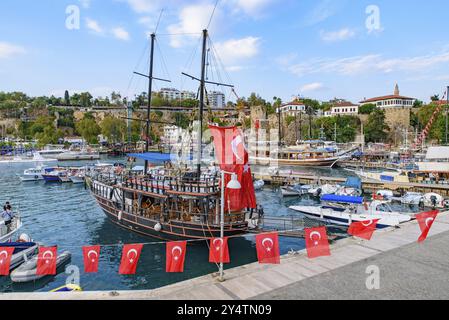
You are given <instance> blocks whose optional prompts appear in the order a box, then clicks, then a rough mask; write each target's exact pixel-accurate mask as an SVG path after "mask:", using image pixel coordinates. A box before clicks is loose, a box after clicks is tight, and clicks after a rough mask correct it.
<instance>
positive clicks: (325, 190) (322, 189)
mask: <svg viewBox="0 0 449 320" xmlns="http://www.w3.org/2000/svg"><path fill="white" fill-rule="evenodd" d="M339 189H340V187H339V186H337V185H332V184H324V185H322V186H317V187H315V188H310V189H309V191H308V192H309V194H310V195H313V196H314V197H319V196H321V195H323V194H334V193H336V192H337V191H338V190H339Z"/></svg>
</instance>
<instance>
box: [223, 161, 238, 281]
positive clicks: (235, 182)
mask: <svg viewBox="0 0 449 320" xmlns="http://www.w3.org/2000/svg"><path fill="white" fill-rule="evenodd" d="M225 174H231V175H232V176H231V181H229V183H228V184H227V185H226V188H228V189H232V190H240V189H241V188H242V185H241V184H240V182H239V180H238V179H237V175H236V174H235V173H233V172H226V171H224V170H221V202H220V205H221V210H220V237H221V239H224V225H225V221H224V205H225ZM218 280H219V281H220V282H223V281H224V264H223V247H221V251H220V277H219V278H218Z"/></svg>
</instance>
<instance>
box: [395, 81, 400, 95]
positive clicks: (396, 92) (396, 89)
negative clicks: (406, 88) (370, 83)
mask: <svg viewBox="0 0 449 320" xmlns="http://www.w3.org/2000/svg"><path fill="white" fill-rule="evenodd" d="M394 95H395V96H398V95H399V86H398V84H397V83H396V85H395V86H394Z"/></svg>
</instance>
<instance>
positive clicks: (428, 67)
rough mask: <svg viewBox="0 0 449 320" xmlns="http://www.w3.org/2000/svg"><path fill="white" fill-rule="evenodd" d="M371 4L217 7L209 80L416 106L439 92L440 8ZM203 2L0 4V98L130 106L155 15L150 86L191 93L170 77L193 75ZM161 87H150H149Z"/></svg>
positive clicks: (444, 15)
mask: <svg viewBox="0 0 449 320" xmlns="http://www.w3.org/2000/svg"><path fill="white" fill-rule="evenodd" d="M372 3H373V2H372V1H365V0H321V1H316V0H301V1H299V0H298V1H294V0H221V1H219V4H218V7H217V9H216V11H215V15H214V19H213V21H212V24H211V26H210V28H209V29H210V36H211V40H212V43H213V45H214V47H215V49H216V51H217V53H218V56H219V59H220V61H221V62H222V63H223V65H224V69H225V70H223V68H219V71H220V72H219V73H218V71H217V70H215V69H211V70H210V71H209V72H210V79H211V80H212V79H213V80H220V79H221V80H223V81H225V82H232V83H233V84H235V86H236V92H237V93H238V94H239V95H240V96H248V95H249V94H250V93H251V92H253V91H254V92H257V93H259V94H260V95H261V96H262V97H264V98H266V99H269V100H271V98H272V97H273V96H279V97H281V98H282V99H283V100H284V101H285V100H290V99H291V98H292V96H293V95H298V94H300V95H302V96H308V97H311V98H316V99H319V100H327V99H330V98H333V97H339V98H346V99H349V100H351V101H353V102H357V101H360V100H361V99H363V98H364V97H367V98H368V97H373V96H378V95H386V94H390V93H392V92H393V88H394V85H395V83H396V82H398V83H399V87H400V89H401V94H403V95H407V96H412V97H416V98H419V99H422V100H425V101H428V100H429V97H430V96H431V95H433V94H441V93H442V92H443V91H444V90H445V89H444V88H445V87H446V86H447V85H449V37H448V34H447V28H445V27H444V25H447V20H448V15H449V2H447V1H446V0H427V1H407V0H395V1H391V0H377V1H375V4H376V6H377V8H374V9H371V8H368V6H369V5H371V4H372ZM214 4H215V0H189V1H187V0H183V1H181V0H69V1H66V0H3V1H1V2H0V91H12V90H19V91H24V92H26V93H28V94H30V95H48V94H52V93H54V94H57V95H62V94H63V92H64V90H66V89H68V90H69V91H71V92H73V91H85V90H88V91H91V92H92V93H93V94H94V95H106V94H109V93H110V92H111V91H112V90H115V91H120V92H121V93H122V95H124V96H125V95H128V96H133V95H134V94H135V93H137V92H141V91H143V90H146V89H145V87H146V85H145V79H139V77H136V76H133V75H132V72H133V71H134V70H137V71H141V72H146V66H147V64H148V40H147V39H148V34H149V32H151V31H153V30H154V29H155V25H156V22H157V20H158V16H159V14H160V11H161V9H164V13H163V15H162V19H161V22H160V25H159V27H158V31H157V32H158V34H159V35H158V48H157V50H156V76H160V77H168V78H169V79H171V80H172V81H173V83H172V84H171V85H169V86H173V87H177V88H179V89H190V90H195V88H196V86H197V84H196V83H195V82H192V81H191V80H189V79H185V78H183V77H181V76H180V72H181V71H187V72H189V73H191V74H194V75H198V74H199V50H200V48H199V34H198V33H200V32H201V29H202V28H204V27H206V25H207V24H208V21H209V18H210V15H211V12H212V9H213V6H214ZM69 5H75V6H77V7H78V8H79V11H80V27H79V29H75V30H69V29H68V28H67V27H66V20H67V18H68V14H66V9H67V6H69ZM367 9H371V10H368V11H369V13H367ZM377 9H378V12H379V15H378V16H379V18H380V19H379V20H377V19H375V18H376V10H377ZM371 17H374V18H373V19H374V20H373V19H371ZM367 20H368V22H369V23H368V25H367ZM169 34H177V35H169ZM179 34H181V35H179ZM161 55H162V56H163V60H162V58H161ZM141 57H143V58H142V59H141ZM192 57H193V58H192ZM139 62H140V63H139ZM211 62H213V61H211ZM216 65H217V64H214V66H216ZM163 86H166V84H163V83H157V84H156V88H155V89H158V88H161V87H163ZM208 89H209V90H215V89H217V88H215V87H213V86H210V87H209V88H208ZM224 92H225V93H226V94H227V97H229V96H230V92H229V91H228V90H225V91H224Z"/></svg>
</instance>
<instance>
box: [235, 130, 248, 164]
mask: <svg viewBox="0 0 449 320" xmlns="http://www.w3.org/2000/svg"><path fill="white" fill-rule="evenodd" d="M240 144H242V145H243V149H245V150H246V147H245V145H244V143H243V138H242V136H241V135H238V136H236V137H235V138H234V139H233V140H232V142H231V149H232V153H233V154H234V155H235V157H236V158H237V159H238V160H240V161H243V159H242V158H241V157H240V156H239V154H238V150H237V147H238V146H239V145H240Z"/></svg>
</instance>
